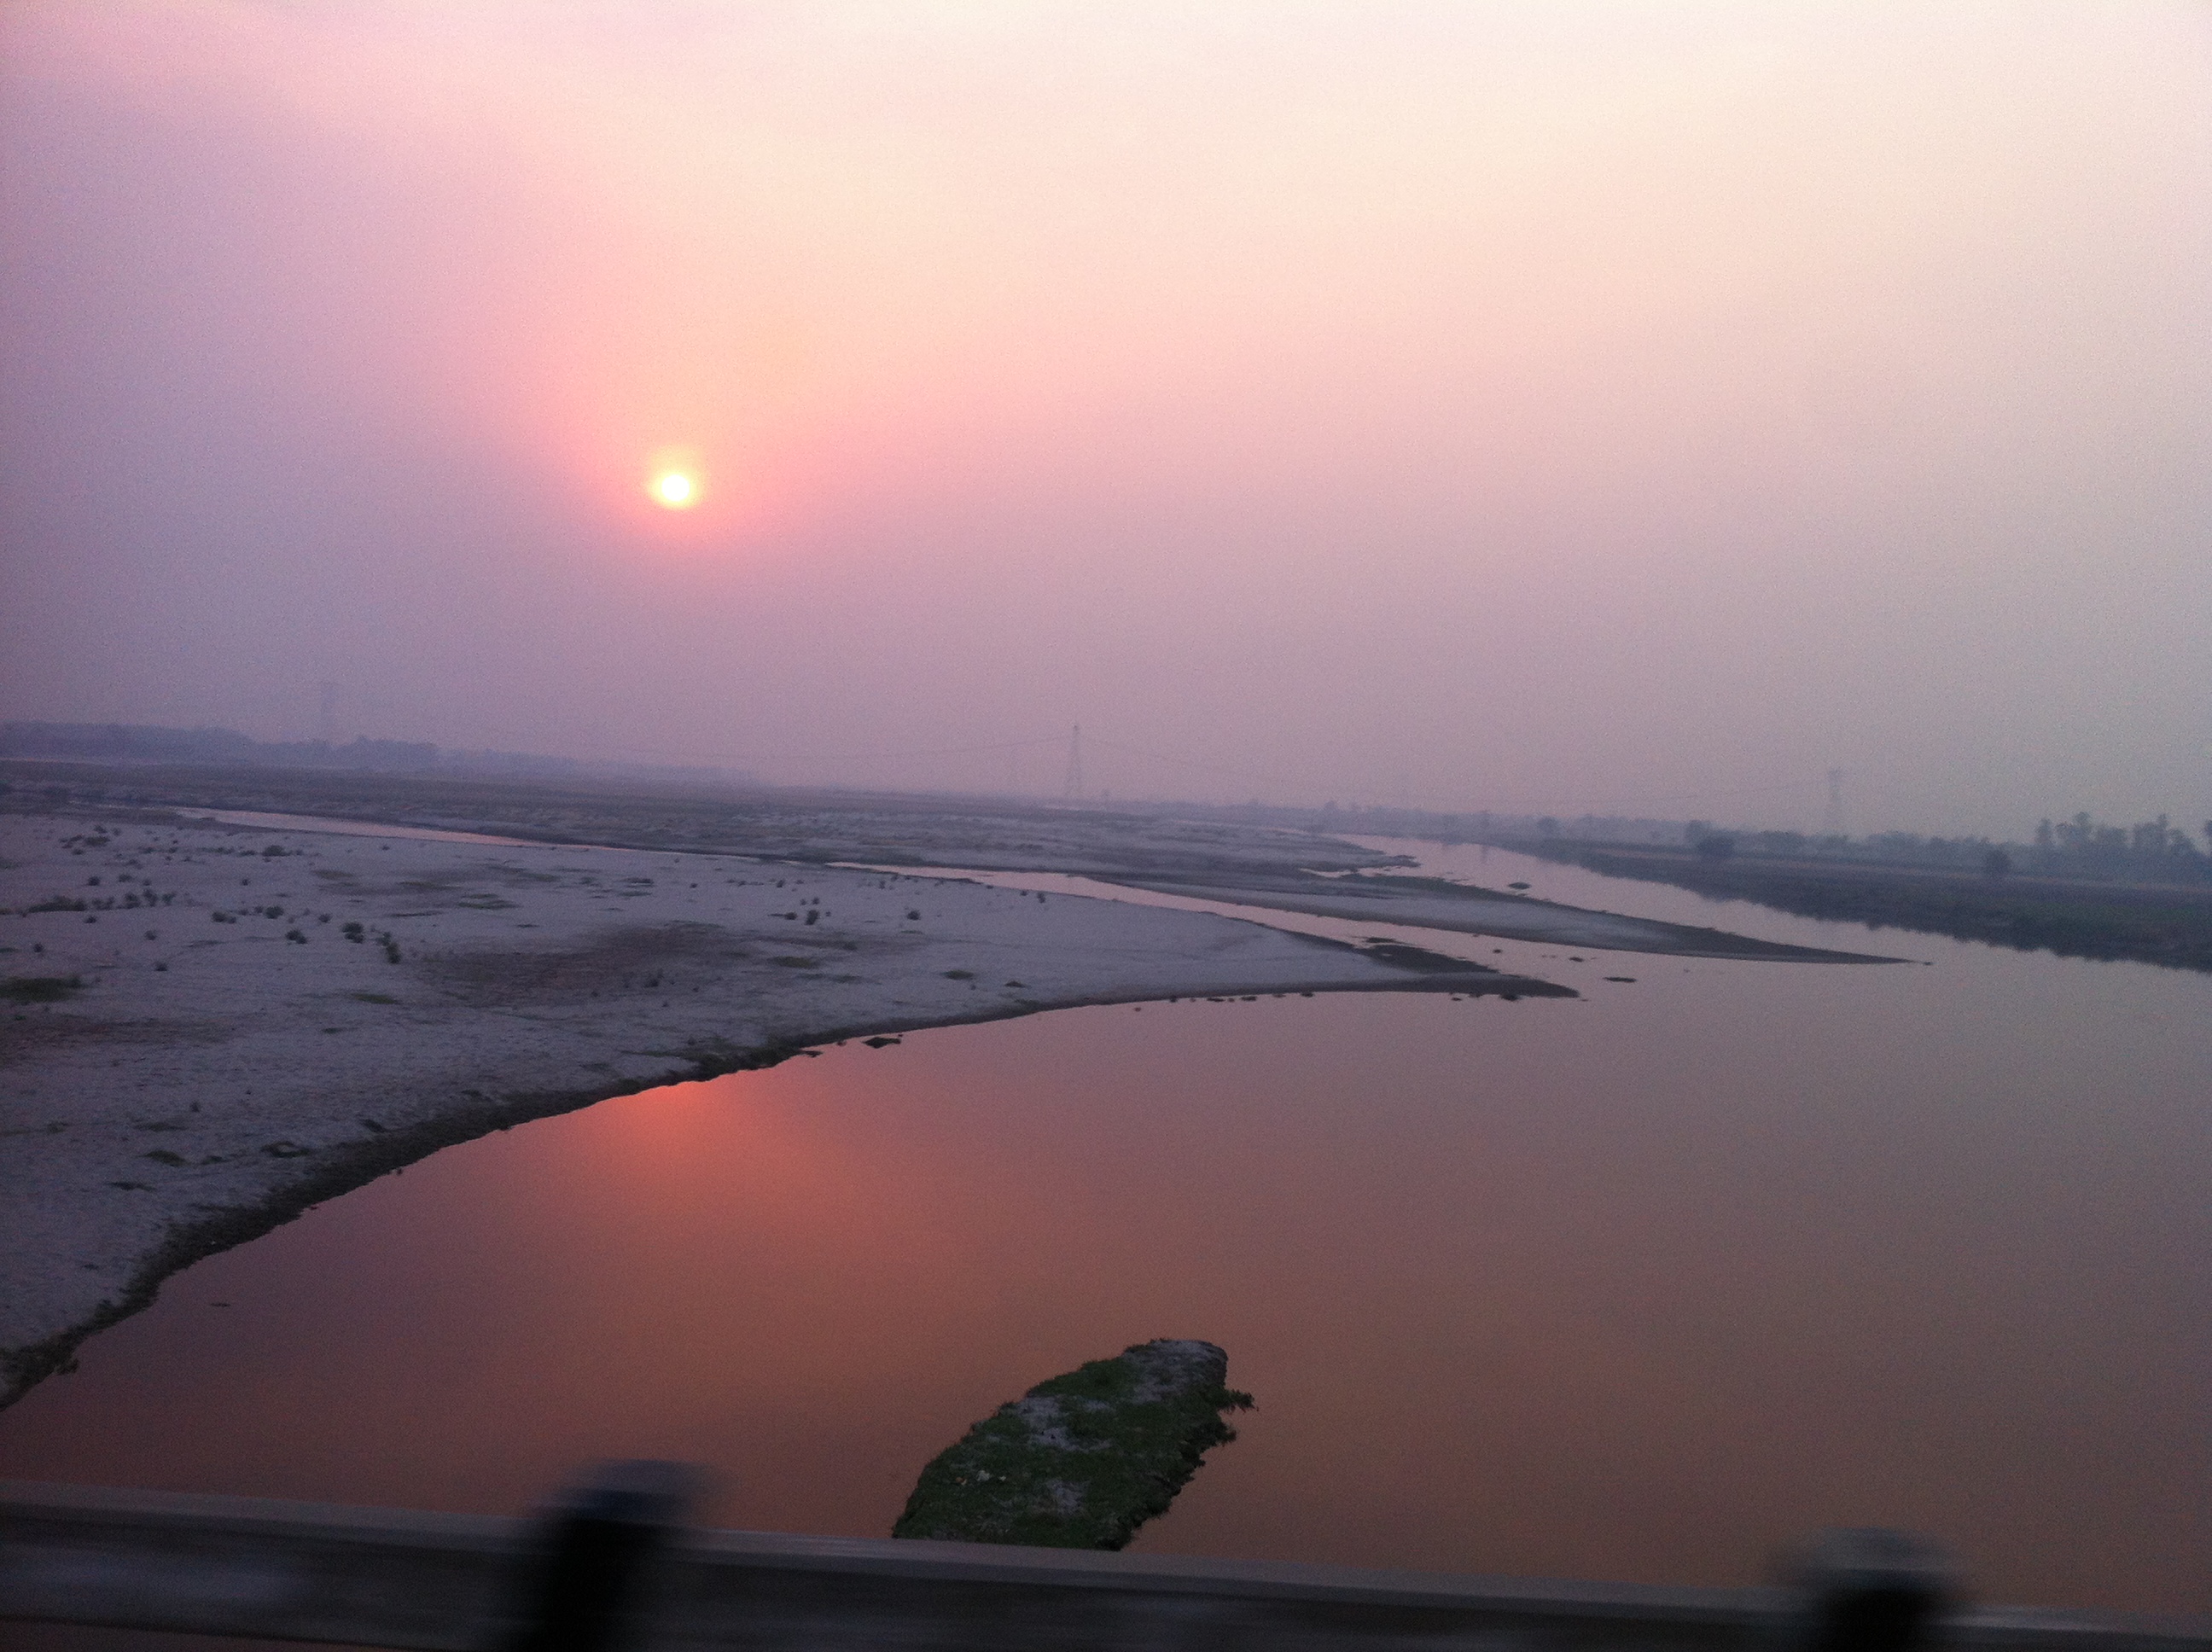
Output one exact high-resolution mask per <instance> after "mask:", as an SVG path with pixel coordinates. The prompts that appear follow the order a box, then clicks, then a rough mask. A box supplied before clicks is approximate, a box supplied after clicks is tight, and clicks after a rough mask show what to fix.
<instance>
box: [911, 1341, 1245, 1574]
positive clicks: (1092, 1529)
mask: <svg viewBox="0 0 2212 1652" xmlns="http://www.w3.org/2000/svg"><path fill="white" fill-rule="evenodd" d="M1228 1375H1229V1356H1228V1355H1227V1354H1225V1353H1224V1352H1223V1351H1221V1350H1220V1349H1219V1348H1218V1347H1216V1346H1214V1345H1213V1344H1212V1343H1210V1342H1190V1341H1178V1340H1170V1339H1163V1340H1160V1341H1155V1342H1142V1343H1139V1344H1137V1345H1135V1346H1134V1347H1132V1348H1129V1349H1127V1350H1125V1351H1123V1352H1122V1353H1121V1355H1119V1356H1118V1357H1115V1358H1113V1359H1094V1360H1091V1361H1090V1362H1089V1363H1088V1364H1084V1365H1082V1366H1080V1367H1079V1368H1078V1369H1076V1370H1073V1371H1070V1372H1068V1373H1066V1375H1065V1376H1055V1377H1052V1378H1049V1379H1048V1380H1047V1381H1045V1382H1040V1383H1038V1384H1037V1385H1036V1387H1035V1388H1031V1389H1030V1391H1029V1392H1028V1393H1027V1394H1024V1395H1023V1396H1022V1397H1021V1398H1020V1399H1019V1400H1009V1401H1008V1402H1007V1403H1006V1404H1005V1405H1003V1406H1000V1407H999V1409H998V1410H997V1411H995V1412H992V1413H991V1415H990V1416H988V1417H986V1418H984V1419H983V1420H982V1421H981V1422H980V1423H978V1424H975V1426H974V1427H973V1428H971V1429H969V1430H968V1432H967V1433H966V1434H965V1435H963V1436H961V1438H960V1440H959V1441H958V1442H957V1443H956V1444H953V1445H951V1446H949V1447H947V1448H946V1449H945V1450H944V1451H942V1452H939V1454H938V1455H937V1456H935V1457H934V1458H933V1459H931V1461H930V1462H929V1465H928V1467H926V1468H924V1469H923V1470H922V1471H921V1479H920V1480H919V1481H918V1482H917V1483H916V1484H915V1488H914V1495H913V1496H912V1497H909V1498H908V1500H907V1505H906V1511H905V1513H903V1514H902V1515H900V1516H899V1518H898V1522H897V1524H896V1525H895V1526H893V1527H891V1535H892V1536H893V1537H907V1538H925V1539H935V1540H940V1541H947V1542H960V1543H1026V1544H1034V1545H1038V1546H1043V1547H1047V1548H1057V1549H1119V1548H1121V1547H1122V1546H1125V1545H1126V1544H1127V1542H1128V1541H1129V1540H1130V1539H1131V1538H1132V1537H1133V1536H1135V1535H1136V1533H1137V1528H1138V1527H1140V1526H1142V1525H1143V1524H1144V1523H1145V1522H1146V1521H1148V1520H1151V1519H1152V1518H1153V1517H1154V1516H1155V1515H1164V1514H1165V1513H1166V1512H1167V1510H1168V1506H1169V1505H1170V1503H1173V1502H1174V1501H1175V1498H1176V1493H1177V1492H1179V1491H1182V1488H1183V1487H1184V1486H1185V1485H1188V1483H1189V1480H1190V1477H1191V1476H1192V1475H1193V1474H1194V1473H1196V1472H1197V1470H1198V1466H1199V1462H1200V1460H1201V1459H1202V1458H1203V1457H1204V1456H1205V1455H1206V1452H1207V1451H1208V1450H1209V1449H1211V1448H1212V1447H1214V1446H1217V1445H1225V1444H1226V1443H1228V1442H1230V1441H1231V1440H1233V1439H1235V1438H1236V1437H1237V1433H1236V1430H1233V1429H1231V1427H1230V1426H1229V1425H1228V1424H1226V1423H1225V1422H1224V1421H1222V1419H1221V1413H1222V1412H1225V1411H1244V1410H1249V1408H1250V1406H1251V1405H1252V1396H1251V1395H1250V1394H1240V1393H1238V1392H1237V1390H1236V1389H1234V1388H1225V1387H1224V1386H1223V1384H1224V1382H1225V1380H1226V1379H1227V1377H1228Z"/></svg>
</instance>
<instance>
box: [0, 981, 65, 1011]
mask: <svg viewBox="0 0 2212 1652" xmlns="http://www.w3.org/2000/svg"><path fill="white" fill-rule="evenodd" d="M83 990H84V977H83V976H82V975H10V976H9V977H8V979H7V980H6V981H0V999H6V1000H7V1001H8V1002H9V1003H10V1004H58V1003H60V1002H61V1001H62V1000H63V999H65V998H67V997H69V996H70V994H71V993H81V992H82V991H83Z"/></svg>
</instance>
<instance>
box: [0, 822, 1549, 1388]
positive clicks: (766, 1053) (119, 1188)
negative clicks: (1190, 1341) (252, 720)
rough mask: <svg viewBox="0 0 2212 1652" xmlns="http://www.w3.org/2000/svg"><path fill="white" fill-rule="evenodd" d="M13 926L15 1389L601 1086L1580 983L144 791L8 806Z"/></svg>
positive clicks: (1110, 910)
mask: <svg viewBox="0 0 2212 1652" xmlns="http://www.w3.org/2000/svg"><path fill="white" fill-rule="evenodd" d="M1082 830H1083V832H1084V833H1085V835H1086V840H1088V841H1086V842H1085V846H1084V850H1085V852H1084V853H1081V854H1079V855H1072V854H1070V853H1068V851H1067V847H1066V845H1064V844H1058V843H1039V844H1037V845H1036V849H1035V853H1036V858H1037V859H1044V860H1047V861H1056V862H1059V863H1060V864H1066V861H1067V860H1069V859H1081V860H1085V861H1087V862H1089V863H1091V865H1100V866H1102V869H1104V868H1107V867H1110V864H1111V863H1110V855H1104V854H1103V849H1104V847H1105V844H1104V839H1103V836H1100V835H1098V834H1097V832H1096V829H1095V828H1094V826H1093V825H1092V824H1091V823H1084V824H1083V826H1082ZM957 835H958V834H957V832H952V833H951V836H950V837H949V838H946V839H945V840H943V841H949V842H950V841H953V840H956V839H957ZM1216 838H1218V834H1209V841H1208V843H1207V845H1206V849H1207V853H1208V859H1209V860H1211V861H1215V862H1217V863H1218V858H1219V854H1220V853H1221V852H1222V851H1223V847H1224V846H1223V844H1222V843H1221V842H1219V841H1213V840H1214V839H1216ZM1255 845H1256V847H1255V854H1256V855H1257V856H1258V857H1259V858H1260V859H1263V860H1265V861H1267V862H1268V863H1270V864H1273V865H1282V864H1283V863H1284V862H1285V861H1291V860H1295V859H1296V858H1297V857H1296V855H1295V853H1293V852H1292V851H1291V850H1290V849H1289V848H1287V847H1285V845H1284V844H1282V843H1281V842H1280V841H1278V840H1277V839H1275V838H1273V837H1272V836H1265V835H1255ZM841 847H842V842H841ZM953 847H957V842H953ZM990 847H992V848H993V849H994V851H996V852H998V858H1000V859H1004V858H1007V851H1006V849H1005V848H1004V847H1003V846H1002V845H1000V844H996V843H994V844H993V845H992V846H990ZM1144 847H1145V853H1144V855H1143V857H1142V860H1143V863H1144V864H1146V865H1156V864H1158V859H1159V858H1160V856H1161V854H1162V851H1161V848H1160V846H1159V844H1158V841H1154V842H1152V843H1150V844H1147V845H1146V846H1144ZM1335 847H1337V848H1339V849H1342V848H1344V847H1345V846H1341V845H1339V846H1335ZM1352 853H1359V852H1358V851H1353V852H1352ZM1102 857H1103V865H1102ZM1014 858H1018V856H1016V857H1014ZM1234 875H1237V876H1242V875H1243V869H1238V870H1237V871H1236V872H1235V874H1234ZM348 926H356V927H355V928H354V930H353V931H352V932H350V934H349V928H348ZM353 936H357V937H358V938H352V937H353ZM0 948H4V949H6V950H5V951H0V978H3V979H4V981H5V983H6V986H7V987H8V989H9V991H8V998H7V1001H5V1002H4V1003H0V1208H4V1209H5V1210H6V1211H7V1212H8V1230H9V1243H8V1245H7V1247H6V1248H5V1252H4V1260H0V1398H4V1399H6V1400H12V1399H13V1398H15V1396H17V1395H19V1394H21V1392H23V1390H24V1389H25V1388H27V1387H28V1386H29V1385H30V1384H31V1383H33V1382H36V1381H37V1380H39V1378H40V1377H41V1376H45V1375H46V1374H47V1373H49V1372H51V1371H52V1370H56V1369H58V1368H60V1367H61V1366H62V1365H63V1364H65V1363H66V1361H67V1359H68V1357H69V1354H70V1350H71V1349H73V1348H74V1347H75V1346H76V1344H77V1343H78V1342H79V1341H81V1340H82V1338H83V1337H84V1336H85V1335H87V1334H88V1333H91V1332H92V1331H94V1330H96V1329H98V1328H99V1327H100V1326H102V1325H105V1324H107V1323H110V1322H112V1321H114V1320H115V1319H118V1318H120V1317H122V1316H123V1315H125V1314H128V1313H130V1312H131V1311H134V1310H135V1309H137V1308H139V1307H143V1305H144V1304H145V1303H147V1302H149V1301H150V1300H151V1299H152V1293H153V1291H154V1289H155V1286H156V1285H158V1284H159V1283H160V1281H161V1279H162V1278H165V1277H166V1276H167V1274H169V1273H171V1272H174V1271H175V1270H176V1269H177V1268H179V1267H180V1266H184V1265H185V1264H186V1263H188V1262H190V1261H191V1260H194V1259H196V1258H197V1257H199V1256H201V1255H204V1254H210V1252H212V1251H215V1250H219V1249H222V1248H226V1247H227V1246H229V1245H232V1244H235V1243H238V1242H241V1241H243V1240H245V1239H248V1238H251V1237H252V1236H255V1235H257V1234H259V1233H261V1232H264V1231H266V1230H268V1229H269V1228H270V1227H271V1226H273V1225H275V1224H277V1223H280V1222H283V1221H286V1220H289V1218H291V1217H293V1216H294V1215H296V1214H297V1213H298V1212H301V1210H303V1209H305V1208H307V1206H311V1205H313V1204H314V1203H317V1202H319V1200H324V1199H328V1198H331V1197H333V1196H335V1195H336V1194H337V1193H343V1192H344V1191H346V1190H347V1189H349V1188H351V1187H357V1186H359V1185H361V1184H362V1182H364V1181H368V1180H370V1179H372V1178H374V1176H377V1175H383V1174H385V1173H386V1172H388V1171H390V1170H392V1169H398V1168H400V1167H402V1166H404V1165H405V1164H407V1163H411V1162H413V1161H414V1160H416V1159H419V1158H421V1157H424V1156H425V1155H426V1154H428V1153H431V1152H434V1151H437V1149H439V1148H440V1147H442V1146H446V1145H451V1144H453V1143H455V1142H459V1141H464V1140H466V1139H471V1138H472V1137H475V1136H477V1135H481V1134H483V1133H485V1132H487V1131H489V1130H493V1129H498V1128H502V1127H506V1126H508V1125H511V1124H514V1123H518V1122H520V1121H525V1120H527V1119H531V1118H536V1117H541V1116H544V1115H546V1114H552V1113H556V1112H562V1111H565V1110H568V1109H569V1108H575V1107H580V1106H583V1105H586V1104H588V1103H589V1102H593V1101H597V1100H600V1099H603V1098H605V1097H606V1096H613V1095H619V1094H623V1093H627V1092H629V1091H633V1090H640V1089H643V1088H647V1087H650V1086H653V1085H656V1084H666V1083H671V1082H675V1081H679V1080H683V1079H688V1078H702V1077H706V1076H709V1075H711V1074H714V1073H715V1072H727V1071H732V1070H734V1069H738V1068H742V1067H753V1066H765V1065H769V1064H771V1063H773V1062H775V1061H777V1060H785V1059H788V1058H789V1057H791V1056H792V1055H793V1054H796V1053H798V1052H799V1051H800V1050H802V1049H804V1048H805V1047H807V1046H809V1045H813V1044H818V1043H821V1042H826V1041H830V1040H834V1039H839V1038H846V1037H854V1036H866V1035H873V1034H896V1033H897V1032H900V1031H902V1030H906V1029H915V1028H921V1027H930V1026H940V1025H948V1024H952V1023H961V1022H975V1021H985V1020H991V1019H995V1018H999V1017H1007V1016H1015V1015H1023V1014H1028V1013H1031V1012H1033V1011H1039V1010H1044V1009H1051V1008H1059V1007H1066V1006H1071V1005H1084V1004H1106V1003H1119V1002H1128V1001H1135V1000H1143V999H1161V998H1168V997H1177V996H1181V997H1198V996H1205V997H1232V996H1234V997H1242V996H1246V995H1254V994H1260V993H1291V992H1359V991H1367V992H1408V991H1411V992H1447V993H1470V994H1477V995H1485V996H1500V997H1516V998H1518V997H1527V996H1541V995H1548V996H1569V997H1571V996H1572V994H1571V992H1570V991H1569V989H1567V988H1565V987H1558V986H1554V985H1553V984H1551V983H1548V982H1543V981H1532V980H1528V979H1526V978H1522V977H1516V976H1510V975H1501V974H1498V973H1497V972H1494V971H1489V970H1485V969H1481V968H1480V966H1477V965H1474V964H1469V963H1460V962H1457V961H1455V960H1450V959H1446V958H1443V957H1437V955H1435V954H1433V953H1427V952H1423V951H1419V950H1418V949H1415V948H1411V947H1407V946H1404V945H1400V944H1393V945H1376V946H1368V947H1357V946H1353V945H1350V944H1346V943H1343V942H1340V941H1331V940H1327V939H1322V938H1316V937H1312V936H1304V935H1297V934H1291V933H1287V932H1283V931H1280V930H1276V929H1272V928H1268V927H1266V926H1261V925H1258V924H1255V923H1250V922H1245V921H1241V920H1236V919H1232V918H1227V917H1221V916H1216V915H1213V914H1203V913H1191V912H1181V911H1173V910H1167V909H1163V908H1152V907H1143V906H1137V905H1133V904H1129V903H1126V902H1109V901H1099V900H1091V899H1085V898H1081V897H1076V896H1060V895H1044V896H1040V895H1038V894H1035V893H1030V892H1024V891H1018V890H1006V889H994V888H989V887H986V886H984V885H982V884H975V883H972V882H960V881H951V880H945V879H938V878H916V877H913V876H908V875H902V874H898V873H893V872H870V871H862V870H856V869H847V868H837V867H830V866H823V865H793V864H790V863H787V862H777V861H774V860H769V859H744V858H739V857H737V856H733V855H731V854H727V853H720V854H717V853H683V852H671V851H665V850H653V849H635V848H589V849H586V848H583V847H578V846H574V845H535V846H516V845H507V844H483V843H473V842H455V841H424V840H423V839H421V838H385V837H371V836H362V835H337V834H333V833H331V832H328V831H316V830H296V829H274V828H270V827H265V826H249V825H244V824H232V823H221V822H210V821H204V820H189V819H185V818H182V817H179V816H177V815H174V814H170V813H167V812H165V811H158V810H149V809H144V808H127V809H108V810H102V809H100V808H98V807H64V808H54V809H44V810H41V811H38V812H31V813H16V814H12V815H0ZM72 981H73V982H77V983H81V985H79V986H76V987H70V986H67V985H66V984H65V983H69V982H72ZM40 983H56V984H55V985H51V986H46V985H40Z"/></svg>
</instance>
